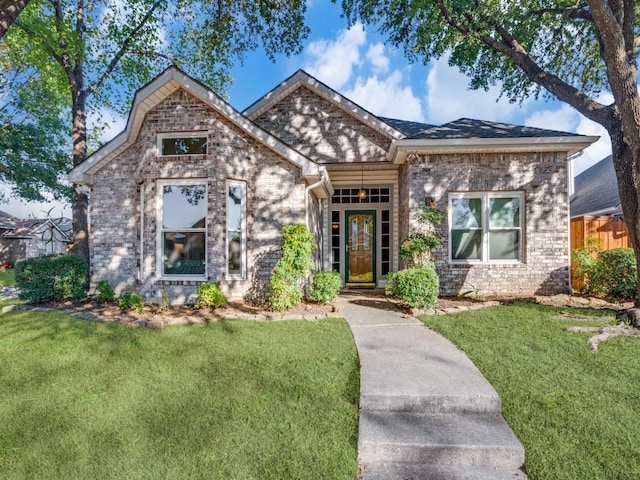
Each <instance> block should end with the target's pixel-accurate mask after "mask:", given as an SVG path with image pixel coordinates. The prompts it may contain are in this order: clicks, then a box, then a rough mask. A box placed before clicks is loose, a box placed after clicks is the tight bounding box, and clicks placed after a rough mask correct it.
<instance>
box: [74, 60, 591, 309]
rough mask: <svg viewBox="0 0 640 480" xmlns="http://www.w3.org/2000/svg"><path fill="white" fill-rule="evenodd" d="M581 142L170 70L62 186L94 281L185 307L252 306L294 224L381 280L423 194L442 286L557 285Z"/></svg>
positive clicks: (320, 255) (354, 280) (357, 274)
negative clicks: (84, 235) (373, 109)
mask: <svg viewBox="0 0 640 480" xmlns="http://www.w3.org/2000/svg"><path fill="white" fill-rule="evenodd" d="M595 140H596V138H594V137H585V136H580V135H574V134H569V133H563V132H557V131H550V130H541V129H535V128H529V127H520V126H515V125H507V124H500V123H493V122H485V121H478V120H470V119H461V120H458V121H455V122H452V123H449V124H446V125H442V126H432V125H426V124H420V123H415V122H407V121H402V120H395V119H390V118H384V117H377V116H375V115H373V114H372V113H370V112H368V111H366V110H364V109H363V108H361V107H359V106H358V105H356V104H354V103H353V102H351V101H350V100H348V99H347V98H345V97H343V96H342V95H340V94H339V93H338V92H336V91H334V90H332V89H331V88H329V87H328V86H326V85H324V84H323V83H321V82H319V81H318V80H316V79H315V78H313V77H311V76H310V75H308V74H307V73H305V72H303V71H298V72H296V73H295V74H294V75H292V76H291V77H289V78H288V79H287V80H285V81H284V82H282V83H281V84H280V85H278V86H277V87H276V88H275V89H273V90H272V91H270V92H268V93H267V94H266V95H264V96H263V97H262V98H260V99H259V100H258V101H257V102H255V103H254V104H253V105H251V106H250V107H249V108H247V109H246V110H245V111H243V112H239V111H237V110H235V109H234V108H233V107H231V106H230V105H229V104H228V103H226V102H225V101H224V100H223V99H221V98H220V97H219V96H217V95H216V94H215V93H214V92H212V91H211V90H209V89H208V88H207V87H205V86H204V85H202V84H201V83H199V82H198V81H196V80H194V79H193V78H191V77H189V76H188V75H186V74H185V73H183V72H181V71H180V70H178V69H176V68H174V67H171V68H169V69H167V70H165V71H164V72H163V73H162V74H160V75H159V76H158V77H157V78H156V79H155V80H153V81H152V82H150V83H149V84H148V85H146V86H145V87H143V88H142V89H140V90H139V91H138V92H137V94H136V96H135V99H134V102H133V106H132V109H131V113H130V116H129V120H128V122H127V126H126V129H125V130H124V131H123V132H122V133H120V134H119V135H118V136H117V137H115V138H114V139H113V140H111V141H110V142H109V143H107V144H106V145H104V146H103V147H102V148H101V149H100V150H98V151H97V152H95V153H94V154H93V155H91V156H90V157H89V158H88V159H87V160H86V161H85V162H83V163H82V164H81V165H79V166H77V167H76V168H74V169H73V170H72V171H71V172H70V173H69V179H70V180H71V181H72V182H73V183H75V184H81V185H85V186H87V187H88V188H89V189H90V242H89V246H90V256H91V271H92V279H91V281H92V284H95V283H97V281H99V280H102V279H105V280H107V281H109V283H110V284H111V285H112V286H114V288H115V289H116V291H117V292H119V293H120V292H122V291H134V290H135V291H139V292H141V293H142V294H143V295H144V296H145V298H146V300H147V301H154V300H155V301H159V299H160V298H161V295H162V294H163V293H167V294H169V296H170V298H171V299H172V301H173V302H176V303H179V302H187V301H191V300H192V299H193V297H194V293H195V290H196V288H197V285H199V284H200V283H202V282H205V281H211V282H212V281H217V282H220V284H221V286H222V287H223V289H224V290H225V292H226V293H227V294H228V295H229V296H232V297H245V298H263V297H264V296H265V295H266V293H267V287H268V279H269V275H270V272H271V269H272V268H273V266H274V265H275V262H276V261H277V259H278V258H279V248H280V235H279V231H280V228H281V227H282V225H284V224H287V223H294V222H300V223H306V224H307V225H308V227H309V228H310V230H311V231H312V232H313V233H314V234H315V236H316V241H317V249H316V258H315V262H316V266H317V268H318V269H326V270H336V271H339V272H340V273H341V276H342V281H343V284H344V285H346V286H353V287H362V288H367V287H368V288H371V287H380V286H383V285H384V281H385V275H386V274H387V273H388V272H391V271H395V270H397V269H398V268H400V267H401V265H400V260H399V258H398V245H399V242H400V241H401V240H402V239H403V238H404V237H406V236H407V235H408V234H409V233H410V232H411V231H412V229H413V228H415V225H414V219H413V213H414V212H415V211H416V209H418V208H420V207H421V206H423V205H425V204H433V203H435V204H437V205H438V207H439V208H441V209H443V210H445V211H446V212H448V217H449V221H448V222H446V223H445V224H443V225H442V226H441V227H440V228H441V229H442V232H441V233H442V234H443V240H444V241H443V244H442V246H441V247H440V248H439V249H438V251H437V252H436V265H437V269H438V273H439V275H440V278H441V293H442V294H444V295H451V294H456V293H459V292H461V291H465V290H469V289H473V290H475V291H479V292H482V293H490V294H533V293H556V292H566V291H568V288H569V203H568V195H567V187H568V181H567V178H568V171H569V161H568V159H569V158H570V157H571V156H572V155H574V154H576V153H578V152H580V151H581V150H582V149H584V148H586V147H587V146H588V145H590V144H591V143H592V142H593V141H595Z"/></svg>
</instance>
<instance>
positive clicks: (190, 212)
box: [158, 180, 207, 278]
mask: <svg viewBox="0 0 640 480" xmlns="http://www.w3.org/2000/svg"><path fill="white" fill-rule="evenodd" d="M206 218H207V185H206V182H205V181H204V180H160V181H158V225H159V226H160V228H159V229H158V250H159V251H158V258H159V259H160V261H159V263H160V265H159V268H160V272H161V276H163V277H177V276H179V277H193V278H204V277H205V276H206V250H207V249H206V238H207V220H206Z"/></svg>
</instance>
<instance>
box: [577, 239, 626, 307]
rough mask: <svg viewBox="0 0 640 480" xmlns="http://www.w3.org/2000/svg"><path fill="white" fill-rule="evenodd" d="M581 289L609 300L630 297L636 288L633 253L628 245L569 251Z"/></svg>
mask: <svg viewBox="0 0 640 480" xmlns="http://www.w3.org/2000/svg"><path fill="white" fill-rule="evenodd" d="M573 261H574V265H575V266H576V274H577V275H579V276H581V277H582V279H583V282H584V286H583V287H582V289H581V291H582V292H583V293H587V294H590V295H595V296H598V297H606V298H610V299H612V300H633V299H634V298H635V296H636V292H637V288H638V278H637V272H636V256H635V253H634V252H633V249H632V248H612V249H610V250H600V249H598V248H578V249H576V250H575V252H574V254H573Z"/></svg>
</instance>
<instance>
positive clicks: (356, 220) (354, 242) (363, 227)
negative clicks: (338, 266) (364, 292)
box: [347, 213, 375, 283]
mask: <svg viewBox="0 0 640 480" xmlns="http://www.w3.org/2000/svg"><path fill="white" fill-rule="evenodd" d="M347 222H348V225H349V239H348V245H349V248H348V252H347V253H348V258H349V261H348V265H347V267H348V271H347V283H373V282H374V268H373V266H374V250H375V241H374V240H375V230H374V225H375V223H374V214H373V213H347Z"/></svg>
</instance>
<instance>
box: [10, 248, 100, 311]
mask: <svg viewBox="0 0 640 480" xmlns="http://www.w3.org/2000/svg"><path fill="white" fill-rule="evenodd" d="M87 270H88V269H87V263H86V262H85V261H84V260H83V259H82V258H80V257H78V256H77V255H48V256H45V257H35V258H27V259H22V260H19V261H18V262H16V286H17V287H18V288H19V289H20V298H23V299H26V300H28V301H29V302H33V303H39V302H46V301H54V302H62V301H64V300H69V299H71V300H79V299H81V298H84V296H85V293H86V291H85V285H86V282H87Z"/></svg>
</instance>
